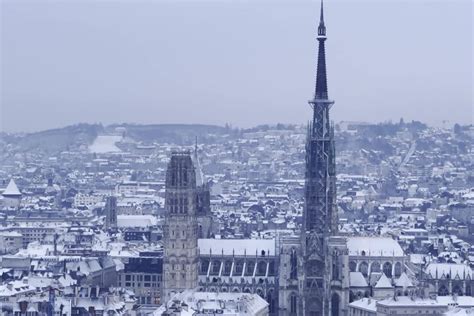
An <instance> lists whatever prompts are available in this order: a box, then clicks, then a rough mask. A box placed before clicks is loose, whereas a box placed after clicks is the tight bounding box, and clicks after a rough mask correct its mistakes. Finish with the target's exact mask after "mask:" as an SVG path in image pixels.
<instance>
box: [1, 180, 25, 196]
mask: <svg viewBox="0 0 474 316" xmlns="http://www.w3.org/2000/svg"><path fill="white" fill-rule="evenodd" d="M2 195H3V196H21V192H20V190H19V189H18V187H17V186H16V183H15V180H13V179H11V180H10V182H9V183H8V185H7V187H6V188H5V190H4V191H3V193H2Z"/></svg>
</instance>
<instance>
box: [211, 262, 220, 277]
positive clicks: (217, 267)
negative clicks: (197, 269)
mask: <svg viewBox="0 0 474 316" xmlns="http://www.w3.org/2000/svg"><path fill="white" fill-rule="evenodd" d="M220 270H221V262H220V261H219V260H216V261H213V262H212V267H211V274H212V275H219V272H220Z"/></svg>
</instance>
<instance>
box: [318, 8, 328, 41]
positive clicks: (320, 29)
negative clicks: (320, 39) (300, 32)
mask: <svg viewBox="0 0 474 316" xmlns="http://www.w3.org/2000/svg"><path fill="white" fill-rule="evenodd" d="M318 36H326V26H325V25H324V5H323V0H321V14H320V16H319V26H318Z"/></svg>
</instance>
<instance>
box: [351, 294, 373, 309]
mask: <svg viewBox="0 0 474 316" xmlns="http://www.w3.org/2000/svg"><path fill="white" fill-rule="evenodd" d="M376 304H377V301H376V300H374V299H373V298H367V297H364V298H361V299H360V300H357V301H354V302H352V303H350V304H349V307H352V308H357V309H363V310H365V311H369V312H372V313H376V312H377V307H376Z"/></svg>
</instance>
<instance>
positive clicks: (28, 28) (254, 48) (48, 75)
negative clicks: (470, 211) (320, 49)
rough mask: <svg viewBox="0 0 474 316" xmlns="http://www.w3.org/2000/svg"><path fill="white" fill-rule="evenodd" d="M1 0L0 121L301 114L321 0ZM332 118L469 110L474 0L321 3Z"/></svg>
mask: <svg viewBox="0 0 474 316" xmlns="http://www.w3.org/2000/svg"><path fill="white" fill-rule="evenodd" d="M0 2H1V16H0V20H1V33H0V34H1V64H0V65H1V91H0V95H1V111H0V116H1V124H0V129H3V130H5V131H35V130H40V129H46V128H51V127H60V126H64V125H68V124H74V123H78V122H103V123H105V124H108V123H115V122H135V123H211V124H219V125H223V124H225V123H231V124H233V125H236V126H241V127H247V126H253V125H256V124H261V123H277V122H283V123H304V122H306V121H307V120H308V119H309V118H310V117H311V110H310V108H309V106H308V104H307V100H308V99H310V98H311V97H312V95H313V90H314V76H315V72H316V52H317V46H316V40H315V31H316V26H317V22H318V21H317V20H318V18H319V13H318V7H319V3H318V1H317V0H312V1H302V0H292V1H290V0H285V1H279V0H266V1H264V0H252V1H250V0H247V1H237V0H236V1H231V0H220V1H218V0H214V1H199V0H189V1H172V0H168V1H151V0H149V1H132V0H123V1H110V0H107V1H92V0H91V1H79V0H69V1H46V0H30V1H24V0H0ZM325 9H326V10H325V16H326V26H327V33H328V41H327V47H326V49H327V51H326V53H327V60H328V80H329V94H330V97H331V98H332V99H334V100H335V101H336V103H335V105H334V107H333V109H332V118H333V119H334V120H335V121H341V120H354V121H355V120H358V121H375V122H379V121H385V120H389V119H392V120H395V121H398V120H399V118H400V117H404V118H405V120H411V119H416V120H421V121H425V122H428V123H431V124H437V125H440V124H441V122H442V120H448V121H449V123H447V124H450V125H451V124H453V123H454V122H462V123H470V122H472V121H473V116H474V114H473V62H472V54H473V48H472V47H473V33H472V32H473V30H472V19H473V13H474V12H473V2H472V1H471V0H436V1H435V0H401V1H394V0H373V1H358V0H357V1H356V0H351V1H341V0H326V1H325Z"/></svg>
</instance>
